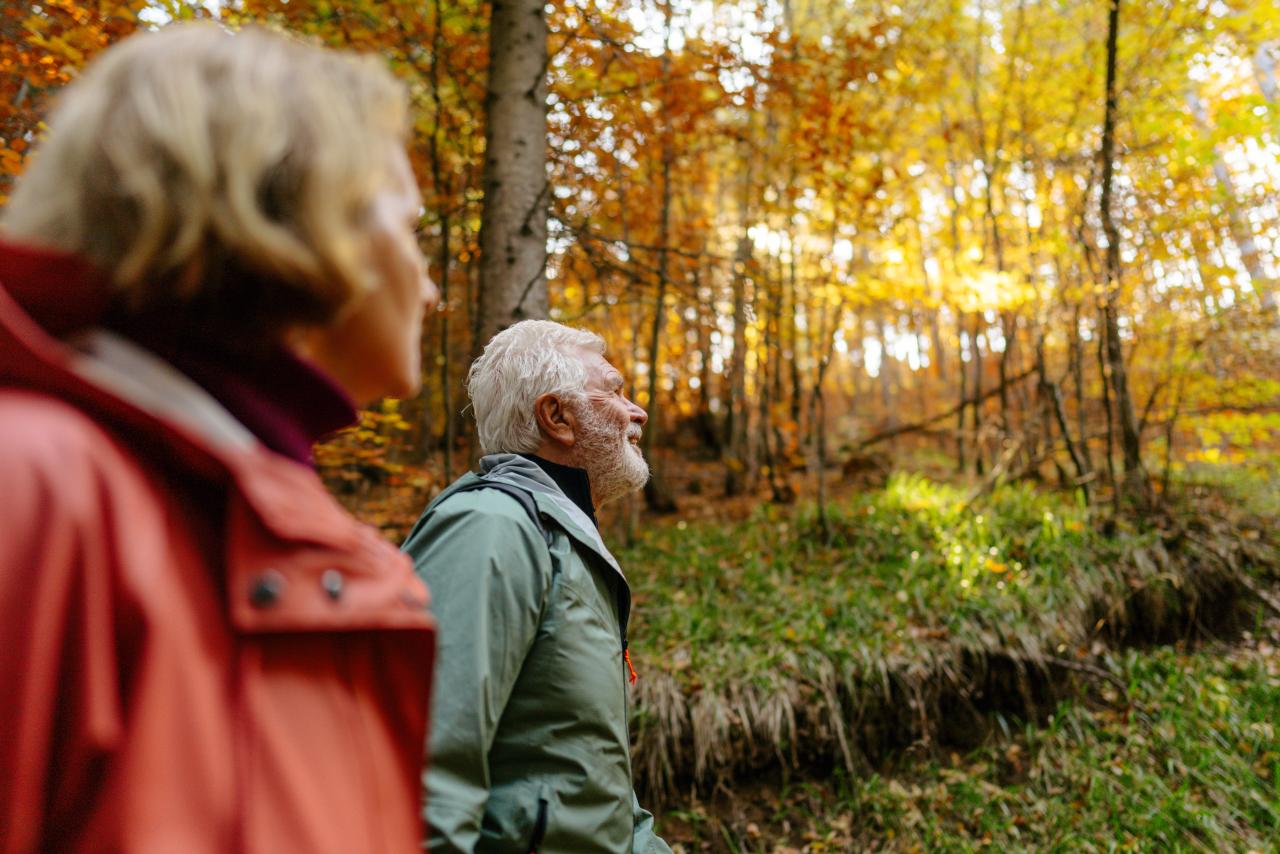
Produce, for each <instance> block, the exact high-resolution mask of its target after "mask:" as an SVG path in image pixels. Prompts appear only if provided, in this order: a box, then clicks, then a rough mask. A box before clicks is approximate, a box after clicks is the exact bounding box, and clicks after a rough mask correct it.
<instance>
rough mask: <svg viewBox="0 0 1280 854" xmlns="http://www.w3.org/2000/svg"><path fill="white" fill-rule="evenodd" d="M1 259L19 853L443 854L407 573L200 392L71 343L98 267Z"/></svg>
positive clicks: (425, 687) (15, 848)
mask: <svg viewBox="0 0 1280 854" xmlns="http://www.w3.org/2000/svg"><path fill="white" fill-rule="evenodd" d="M0 262H2V263H0V271H2V272H0V691H3V694H4V696H3V698H0V852H3V854H9V852H26V851H35V850H41V851H77V852H79V851H112V852H115V851H124V852H143V851H146V852H166V854H169V852H182V854H193V852H206V851H207V852H215V851H216V852H228V851H246V852H293V851H298V852H335V854H336V852H341V854H353V852H401V851H403V852H409V851H419V850H421V849H420V846H421V833H420V809H421V804H420V782H419V780H420V773H421V770H422V761H423V747H424V744H425V732H426V717H427V708H428V699H429V698H428V695H429V686H430V678H431V666H432V655H433V638H434V633H433V623H432V620H431V617H430V616H429V614H428V613H427V610H426V605H427V593H426V589H425V588H424V587H423V586H422V584H421V583H420V582H419V581H417V580H416V578H415V577H414V575H413V573H412V568H411V566H410V564H409V561H408V559H407V558H405V557H403V556H402V555H401V554H400V553H399V551H398V550H397V549H395V548H393V547H392V546H391V545H390V544H388V543H386V542H384V541H383V540H382V539H381V538H380V537H379V536H378V535H377V533H375V532H374V531H373V530H372V529H370V528H368V527H366V526H364V525H361V524H359V523H357V522H356V521H355V520H353V519H352V518H351V517H350V516H349V515H348V514H347V513H345V512H344V511H343V510H342V509H341V508H340V507H339V506H338V505H337V504H336V503H335V502H334V500H333V499H332V498H331V497H330V496H329V495H328V493H327V492H326V491H325V489H324V487H323V485H322V484H321V482H320V480H319V479H318V478H317V476H316V475H315V473H314V472H312V471H311V470H310V469H309V468H308V467H306V466H304V465H301V464H299V463H297V462H294V461H292V460H290V459H287V458H285V457H283V456H280V455H278V454H275V453H273V452H271V451H268V450H266V449H265V448H263V447H262V446H261V445H259V444H258V443H257V442H256V441H253V440H252V438H251V437H249V436H248V434H247V433H244V434H243V435H241V434H237V432H236V429H235V428H236V427H237V426H238V425H236V423H235V422H234V421H233V420H231V419H230V417H229V416H226V413H225V411H221V410H218V409H217V407H216V405H215V406H214V407H213V409H212V410H209V412H212V413H213V415H212V416H210V415H209V412H204V413H203V414H202V413H201V406H200V405H198V404H207V403H209V402H210V400H211V399H205V400H203V401H202V400H201V399H200V393H199V389H198V387H195V386H194V385H193V384H190V383H189V382H185V381H184V380H183V378H181V377H180V376H176V377H174V376H171V377H169V378H168V379H169V380H172V382H173V383H175V385H174V386H173V388H169V389H166V390H165V391H164V393H163V394H160V395H156V394H154V391H155V387H154V386H149V385H148V383H145V382H144V383H143V384H142V387H141V388H139V387H137V386H134V385H131V382H130V380H131V377H132V379H135V380H136V379H137V376H136V374H131V371H130V370H128V369H125V370H121V365H120V364H116V365H115V366H114V368H113V367H112V366H111V365H110V364H105V365H104V362H103V360H101V359H99V358H98V357H93V356H85V355H83V354H82V353H81V352H79V351H78V350H77V349H74V348H72V347H70V346H68V345H66V344H64V343H62V342H61V341H60V340H58V339H57V338H55V337H53V336H54V335H63V334H65V333H67V332H69V331H70V330H72V329H76V328H81V327H83V326H84V325H85V322H86V321H88V320H89V319H91V318H92V316H93V314H94V312H95V311H96V310H97V309H98V308H100V307H101V303H102V300H103V299H104V291H103V287H102V283H101V281H100V279H98V278H97V277H95V276H93V275H92V274H91V273H90V272H89V271H88V270H87V269H86V268H84V267H83V266H81V265H79V264H77V263H76V262H75V261H74V260H72V259H69V258H66V257H63V256H51V255H45V254H41V253H33V252H27V251H23V250H18V249H15V248H14V247H12V246H9V247H4V246H0ZM33 318H39V322H37V320H36V319H33ZM123 352H125V353H126V355H128V354H129V348H128V347H127V346H125V347H124V351H123ZM132 355H135V356H136V355H138V353H136V352H135V353H133V354H132ZM106 362H107V363H109V362H110V360H106ZM159 364H160V365H161V372H163V363H159ZM113 371H114V373H113ZM184 382H185V385H186V386H190V388H186V389H185V391H184V390H183V389H184V388H185V386H184ZM148 388H150V389H151V396H150V397H148ZM175 389H176V391H175ZM192 389H194V391H191V390H192ZM188 391H191V395H190V399H187V398H186V397H184V395H185V394H186V392H188ZM219 412H221V416H219V415H218V413H219ZM193 413H195V414H193ZM220 417H221V420H219V418H220Z"/></svg>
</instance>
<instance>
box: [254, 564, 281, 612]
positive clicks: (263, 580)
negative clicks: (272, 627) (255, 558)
mask: <svg viewBox="0 0 1280 854" xmlns="http://www.w3.org/2000/svg"><path fill="white" fill-rule="evenodd" d="M283 592H284V577H283V576H281V575H280V573H278V572H276V571H275V570H274V569H268V570H267V571H266V572H263V573H262V574H261V575H259V576H258V577H257V578H255V579H254V580H253V584H252V585H251V586H250V588H249V601H250V602H251V603H252V604H253V606H254V607H255V608H270V607H271V606H272V605H274V604H276V602H279V601H280V594H281V593H283Z"/></svg>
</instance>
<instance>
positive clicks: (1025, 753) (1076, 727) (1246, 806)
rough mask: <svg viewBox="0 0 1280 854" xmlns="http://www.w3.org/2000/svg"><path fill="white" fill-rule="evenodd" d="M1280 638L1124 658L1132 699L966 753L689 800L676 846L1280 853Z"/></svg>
mask: <svg viewBox="0 0 1280 854" xmlns="http://www.w3.org/2000/svg"><path fill="white" fill-rule="evenodd" d="M1274 631H1275V629H1274V628H1273V632H1274ZM1276 643H1280V638H1277V637H1276V636H1275V635H1274V634H1273V635H1272V636H1271V637H1270V638H1269V639H1268V640H1266V641H1262V642H1254V643H1250V644H1246V645H1244V646H1239V647H1235V648H1213V649H1207V650H1205V651H1202V652H1198V653H1194V654H1188V653H1186V652H1182V651H1178V650H1175V649H1172V648H1167V647H1166V648H1157V649H1152V650H1146V651H1133V650H1130V651H1127V652H1125V653H1123V654H1121V655H1119V656H1118V657H1117V658H1116V659H1115V660H1114V661H1113V662H1112V663H1113V665H1114V668H1115V670H1116V672H1117V673H1118V674H1119V675H1120V676H1121V677H1122V678H1123V679H1124V681H1125V682H1126V683H1127V685H1128V697H1129V704H1128V705H1127V706H1126V705H1125V704H1124V703H1123V702H1120V701H1119V699H1118V698H1117V697H1114V696H1113V697H1111V698H1110V701H1109V702H1105V703H1104V702H1100V701H1099V700H1097V699H1095V700H1091V701H1090V700H1074V701H1070V702H1066V703H1063V704H1062V705H1060V706H1059V707H1058V709H1057V710H1056V711H1055V713H1054V714H1053V716H1052V717H1051V719H1050V720H1049V722H1048V724H1047V725H1046V726H1045V727H1043V728H1036V727H1031V726H1025V727H1022V728H1020V729H1018V730H1016V731H1012V732H1011V733H1010V737H1008V738H1001V739H996V740H994V741H993V743H992V744H990V745H989V746H987V747H984V748H982V749H980V750H977V751H974V752H972V753H970V754H968V755H965V756H959V755H954V754H953V755H951V756H950V757H945V758H937V757H932V758H926V759H923V760H921V759H918V758H917V759H914V760H911V759H908V760H905V761H903V762H900V763H899V767H897V768H896V769H892V770H888V771H885V772H884V773H883V774H875V775H871V776H868V777H863V778H859V779H855V780H850V779H849V778H847V777H843V776H839V777H837V778H836V779H832V780H826V781H821V782H814V781H808V782H804V783H793V784H791V785H790V786H783V787H781V788H779V789H775V790H759V791H757V792H756V793H755V800H756V803H754V804H752V803H743V802H741V801H739V802H738V803H735V804H734V806H733V807H732V808H729V809H726V808H725V807H724V805H723V804H721V805H719V806H716V805H707V804H701V803H697V802H694V803H692V804H686V805H684V806H683V808H682V809H680V810H677V811H676V813H675V818H674V820H673V821H672V826H673V829H674V831H675V832H674V833H673V839H674V840H675V841H676V842H678V843H680V844H681V845H682V847H684V848H685V850H689V851H693V850H699V849H700V847H701V845H700V843H701V842H702V841H703V840H711V841H712V843H713V844H712V850H743V851H776V850H779V849H781V850H795V851H798V850H804V851H848V850H898V851H980V850H1005V851H1060V852H1075V851H1099V852H1104V851H1132V850H1141V851H1210V852H1218V851H1241V852H1243V851H1275V850H1280V737H1278V733H1277V728H1278V727H1280V721H1278V720H1277V714H1276V713H1277V710H1280V656H1278V655H1277V653H1276V650H1275V648H1274V644H1276ZM682 819H683V820H682ZM724 840H727V841H724Z"/></svg>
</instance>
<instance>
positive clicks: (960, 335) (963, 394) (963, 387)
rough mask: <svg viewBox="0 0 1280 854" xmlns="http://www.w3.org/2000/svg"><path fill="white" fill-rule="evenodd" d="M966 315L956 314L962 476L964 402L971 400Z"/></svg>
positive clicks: (958, 465)
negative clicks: (965, 327)
mask: <svg viewBox="0 0 1280 854" xmlns="http://www.w3.org/2000/svg"><path fill="white" fill-rule="evenodd" d="M964 339H965V331H964V313H963V312H961V311H957V312H956V368H957V370H956V373H957V374H958V375H959V378H960V409H959V414H958V415H957V416H956V418H957V422H956V470H957V471H959V472H960V473H961V474H963V473H964V470H965V467H966V459H965V450H966V447H967V445H966V444H965V435H964V402H965V401H966V400H968V399H969V367H968V365H966V364H965V363H964V349H965V347H964ZM973 346H974V343H973V339H972V338H970V339H969V350H970V352H972V350H973Z"/></svg>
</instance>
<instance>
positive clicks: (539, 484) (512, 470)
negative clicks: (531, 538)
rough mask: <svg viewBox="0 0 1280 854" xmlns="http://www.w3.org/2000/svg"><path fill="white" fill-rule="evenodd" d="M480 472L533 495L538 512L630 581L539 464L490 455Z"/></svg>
mask: <svg viewBox="0 0 1280 854" xmlns="http://www.w3.org/2000/svg"><path fill="white" fill-rule="evenodd" d="M480 471H481V473H482V474H483V476H484V477H486V478H491V479H498V480H503V481H506V482H507V483H510V484H512V485H513V486H519V487H521V488H523V489H525V490H527V491H528V492H529V493H530V494H532V495H533V500H534V502H535V503H536V504H537V505H538V510H540V511H541V512H543V513H545V514H547V515H548V516H550V517H551V518H552V519H554V520H555V521H556V522H557V523H558V524H559V525H560V526H561V527H562V528H564V530H565V533H567V534H568V535H569V536H570V537H572V538H573V539H574V540H575V541H577V542H578V543H580V544H581V545H582V546H584V547H585V548H587V549H589V550H590V551H592V552H594V553H595V554H596V555H598V556H599V558H600V559H601V560H603V561H604V562H605V563H606V564H608V565H609V566H610V567H612V568H613V570H614V571H615V572H617V573H618V575H619V576H621V577H622V580H623V581H624V582H625V581H626V575H625V574H624V573H623V571H622V567H621V566H620V565H619V564H618V560H617V558H615V557H614V556H613V553H612V552H610V551H609V548H608V547H607V546H606V545H605V544H604V540H603V539H601V537H600V532H599V531H598V530H597V529H596V526H595V525H594V524H593V523H592V521H591V519H590V518H589V517H588V516H587V514H586V513H584V512H583V511H582V508H581V507H579V506H578V505H577V504H575V503H574V502H573V501H571V500H570V499H569V497H568V496H566V495H565V494H564V490H562V489H561V488H560V486H559V485H558V484H557V483H556V482H555V480H553V479H552V478H551V476H550V475H548V474H547V473H546V472H544V471H543V470H542V469H541V468H540V467H539V466H538V464H537V463H535V462H533V461H532V460H528V459H525V458H524V457H522V456H520V455H519V454H489V455H487V456H484V457H481V458H480Z"/></svg>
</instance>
